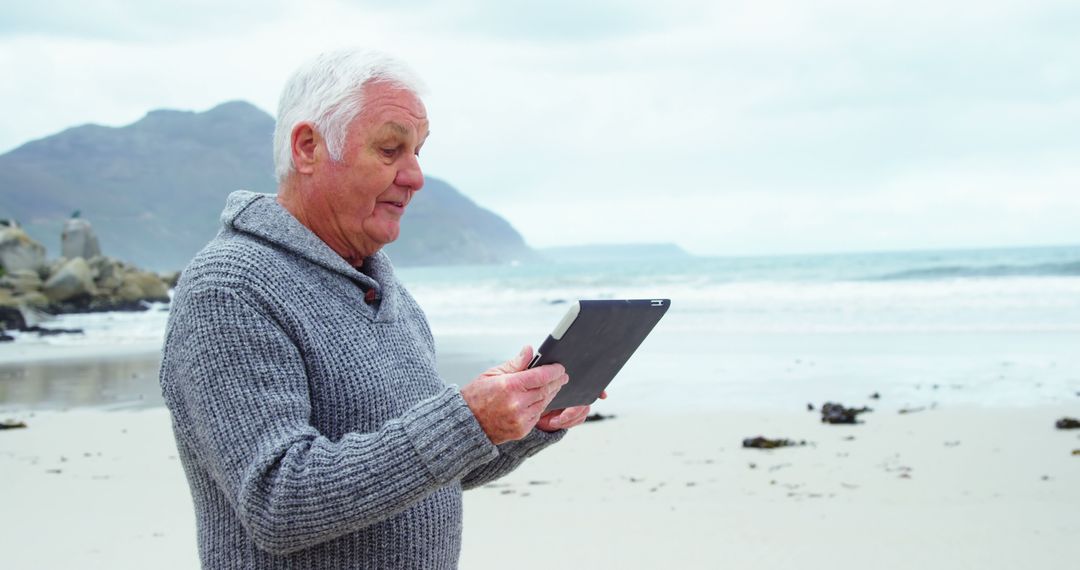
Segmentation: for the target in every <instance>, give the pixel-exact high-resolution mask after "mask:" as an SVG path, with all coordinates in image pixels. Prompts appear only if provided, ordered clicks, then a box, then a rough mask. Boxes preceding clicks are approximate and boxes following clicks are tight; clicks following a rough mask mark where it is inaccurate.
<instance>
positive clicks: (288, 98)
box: [161, 51, 588, 569]
mask: <svg viewBox="0 0 1080 570" xmlns="http://www.w3.org/2000/svg"><path fill="white" fill-rule="evenodd" d="M417 85H418V83H417V81H416V80H415V79H414V78H413V76H412V74H411V73H410V72H409V71H408V70H407V69H406V68H405V67H404V66H403V65H401V64H400V63H399V62H397V61H395V60H393V59H391V58H388V57H386V56H383V55H379V54H373V53H368V52H352V51H350V52H338V53H333V54H328V55H323V56H320V57H319V58H316V59H315V60H314V61H312V62H311V63H309V64H308V65H306V66H305V67H302V68H301V69H300V70H298V71H297V73H296V74H295V75H294V76H293V77H292V78H291V79H290V81H289V82H288V84H287V85H286V87H285V90H284V92H283V94H282V97H281V102H280V106H279V110H278V121H277V130H276V132H275V135H274V136H275V140H274V147H275V168H276V173H277V176H278V181H279V189H278V194H277V197H276V199H275V197H274V196H270V195H259V194H253V193H250V192H235V193H233V194H232V195H230V196H229V198H228V201H227V204H226V207H225V210H224V212H223V213H222V215H221V220H222V226H223V227H222V230H221V232H220V233H219V234H218V236H217V237H216V238H215V239H214V240H213V241H211V242H210V244H209V245H207V247H206V248H205V249H203V251H202V252H200V253H199V254H198V256H196V257H195V259H194V260H193V261H192V262H191V264H190V265H189V266H188V267H187V269H186V270H185V271H184V273H183V277H182V279H181V281H180V283H179V284H178V286H177V288H176V294H175V297H174V299H173V306H172V312H171V314H170V317H169V325H168V330H167V333H166V338H165V346H164V357H163V361H162V367H161V385H162V390H163V392H164V395H165V400H166V403H167V404H168V406H169V409H170V410H171V411H172V414H173V428H174V431H175V434H176V441H177V446H178V448H179V451H180V458H181V461H182V463H183V465H184V469H185V472H186V474H187V478H188V481H189V483H190V486H191V492H192V497H193V499H194V504H195V513H196V520H197V523H198V542H199V552H200V556H201V559H202V564H203V566H204V567H206V568H425V569H432V568H453V567H455V566H456V565H457V560H458V555H459V551H460V546H461V530H462V529H461V526H462V522H461V521H462V519H461V494H462V490H463V489H468V488H470V487H476V486H478V485H481V484H484V483H486V482H488V481H491V480H493V479H495V478H497V477H500V476H502V475H504V474H506V473H508V472H509V471H510V470H512V469H514V468H515V467H516V466H517V465H519V464H520V463H521V462H522V461H523V460H525V459H526V458H528V457H529V456H531V455H533V454H535V453H536V452H538V451H539V450H541V449H543V448H544V447H545V446H547V445H550V444H551V443H553V442H555V441H557V440H558V439H559V438H560V437H561V436H562V435H563V433H564V430H565V429H566V428H570V427H573V426H575V425H578V424H580V423H581V422H582V421H584V418H585V415H586V414H587V413H588V407H580V408H570V409H567V410H563V411H561V412H558V411H556V412H550V413H547V414H543V415H542V411H543V409H544V408H545V407H546V406H547V404H548V403H549V402H550V401H551V398H552V397H553V396H554V394H555V392H557V391H558V389H559V388H560V387H561V386H562V385H563V384H564V383H565V382H566V381H567V376H566V374H565V373H564V370H563V369H562V367H561V366H559V365H549V366H544V367H539V368H534V369H529V370H526V367H527V365H528V363H529V360H530V358H531V352H532V351H531V349H530V348H529V347H526V348H525V349H523V350H522V352H521V353H520V354H518V355H517V356H516V357H515V358H512V359H511V360H509V361H508V362H506V363H505V364H503V365H501V366H498V367H496V368H493V369H491V370H488V371H487V372H485V373H483V374H481V375H480V376H479V377H478V378H477V379H475V380H474V381H472V382H471V383H469V384H468V385H467V386H465V387H464V388H462V389H460V390H459V389H458V388H456V387H453V386H449V385H446V384H444V383H443V381H442V380H441V379H440V378H439V376H438V373H437V371H436V368H435V344H434V340H433V339H432V336H431V332H430V330H429V328H428V325H427V321H426V320H425V318H424V314H423V312H421V310H420V308H419V307H418V306H417V304H416V302H415V301H414V300H413V298H412V297H411V296H410V295H409V293H408V292H407V291H406V290H405V288H404V287H402V285H401V284H400V283H399V282H398V281H397V280H396V279H395V277H394V273H393V268H392V267H391V264H390V261H389V259H387V257H386V256H385V255H384V254H383V253H380V249H381V248H382V247H383V246H384V245H386V244H387V243H390V242H392V241H393V240H394V239H396V238H397V237H398V231H399V224H400V221H401V217H402V215H404V213H405V210H406V209H407V207H408V204H409V202H410V200H412V198H413V196H414V194H415V193H416V192H417V191H419V190H420V188H421V186H422V185H423V183H424V179H423V174H422V173H421V171H420V165H419V162H418V157H419V153H420V147H421V146H423V144H424V140H425V139H426V138H427V135H428V118H427V114H426V111H425V109H424V105H423V104H422V103H421V101H420V98H419V97H418V95H417V92H418V90H417Z"/></svg>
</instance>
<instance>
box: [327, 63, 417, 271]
mask: <svg viewBox="0 0 1080 570" xmlns="http://www.w3.org/2000/svg"><path fill="white" fill-rule="evenodd" d="M363 89H364V91H363V95H364V110H363V111H362V112H361V113H360V114H359V115H357V116H356V118H355V119H353V121H352V123H350V124H349V130H348V134H347V136H346V138H345V148H344V151H343V153H342V157H341V161H334V160H332V159H329V156H325V155H324V158H325V160H321V161H320V163H319V166H318V167H317V169H316V172H315V180H314V185H313V187H312V192H311V195H310V196H309V197H308V198H309V199H308V202H309V204H308V205H309V206H313V208H312V210H313V211H312V212H311V213H313V214H315V217H314V219H312V220H311V221H312V222H313V223H315V224H317V227H316V228H314V229H315V233H316V234H317V235H318V236H319V237H320V238H322V239H323V241H325V242H327V243H328V244H329V245H330V246H331V247H332V248H334V249H335V250H336V251H337V252H338V253H339V254H341V255H342V256H343V257H345V258H346V260H348V261H349V262H350V263H353V264H354V265H358V264H359V263H360V261H361V260H362V259H363V258H365V257H368V256H371V255H374V254H375V252H376V251H378V250H379V249H381V248H382V247H383V246H385V245H386V244H388V243H390V242H392V241H394V240H395V239H397V237H398V232H399V231H400V229H401V216H402V215H403V214H404V213H405V207H406V206H407V205H408V203H409V201H410V200H412V196H413V194H414V193H415V192H416V191H417V190H419V189H420V187H421V186H423V185H424V175H423V173H422V172H421V171H420V163H419V154H420V147H421V146H423V144H424V140H425V139H426V138H427V135H428V120H427V111H426V110H425V109H424V104H423V103H422V102H421V101H420V99H419V98H418V97H417V96H416V95H414V94H412V93H410V92H409V91H406V90H404V89H399V88H397V87H394V86H391V85H389V84H386V83H372V84H368V85H366V86H365V87H364V88H363ZM324 148H325V147H324Z"/></svg>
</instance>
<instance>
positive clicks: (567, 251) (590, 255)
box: [539, 243, 693, 262]
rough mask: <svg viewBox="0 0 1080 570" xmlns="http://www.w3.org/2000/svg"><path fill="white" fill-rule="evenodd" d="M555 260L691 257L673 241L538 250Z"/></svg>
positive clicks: (588, 260) (583, 260)
mask: <svg viewBox="0 0 1080 570" xmlns="http://www.w3.org/2000/svg"><path fill="white" fill-rule="evenodd" d="M539 253H540V254H542V255H543V256H544V257H546V258H549V259H553V260H556V261H569V262H593V261H639V260H643V259H659V258H666V259H679V258H690V257H693V256H692V255H690V254H689V253H687V252H686V250H684V249H682V248H681V247H679V246H678V245H675V244H673V243H637V244H593V245H570V246H560V247H547V248H544V249H541V250H540V251H539Z"/></svg>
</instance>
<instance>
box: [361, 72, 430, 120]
mask: <svg viewBox="0 0 1080 570" xmlns="http://www.w3.org/2000/svg"><path fill="white" fill-rule="evenodd" d="M360 93H361V97H362V100H363V111H362V112H361V113H360V115H361V116H364V115H368V116H370V117H373V118H377V117H381V116H386V115H394V116H398V115H404V116H407V117H408V118H409V119H410V120H411V121H410V122H415V123H420V122H425V123H426V122H427V108H426V107H425V106H424V102H423V101H422V100H421V99H420V96H419V95H417V94H416V93H415V92H413V91H411V90H409V89H407V88H404V87H402V86H400V85H397V84H394V83H389V82H385V81H375V82H369V83H367V84H365V85H364V87H363V88H362V89H361V92H360Z"/></svg>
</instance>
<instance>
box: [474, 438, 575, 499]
mask: <svg viewBox="0 0 1080 570" xmlns="http://www.w3.org/2000/svg"><path fill="white" fill-rule="evenodd" d="M565 435H566V430H564V429H561V430H558V431H554V432H545V431H541V430H538V429H536V428H533V430H532V431H531V432H529V435H527V436H525V437H524V438H522V439H519V440H517V441H508V442H506V443H502V444H499V446H498V447H499V456H498V458H496V459H495V460H493V461H489V462H487V463H484V464H483V465H480V466H479V467H477V468H475V469H473V470H472V471H470V472H469V473H468V474H466V475H465V476H464V477H462V479H461V487H462V488H463V489H466V490H467V489H474V488H476V487H479V486H481V485H484V484H485V483H490V482H491V481H494V480H496V479H498V478H499V477H502V476H504V475H506V474H507V473H510V472H511V471H513V470H514V469H517V467H518V466H519V465H521V464H522V463H523V462H524V461H525V460H526V459H528V458H530V457H532V456H533V455H536V454H537V453H539V452H540V450H542V449H544V448H545V447H547V446H549V445H551V444H553V443H555V442H557V441H559V440H560V439H562V438H563V436H565Z"/></svg>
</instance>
